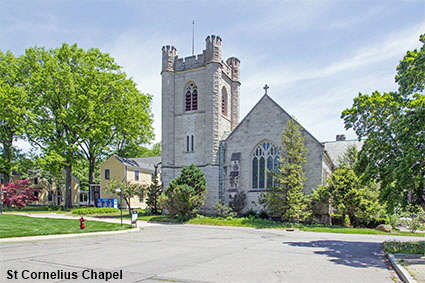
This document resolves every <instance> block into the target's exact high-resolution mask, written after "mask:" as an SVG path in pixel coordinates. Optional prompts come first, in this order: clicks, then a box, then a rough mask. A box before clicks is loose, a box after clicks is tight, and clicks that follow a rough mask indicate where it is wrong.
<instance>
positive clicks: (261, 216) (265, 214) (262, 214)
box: [258, 209, 269, 219]
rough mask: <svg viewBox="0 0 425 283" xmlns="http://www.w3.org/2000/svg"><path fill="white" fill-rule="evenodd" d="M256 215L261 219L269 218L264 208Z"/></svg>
mask: <svg viewBox="0 0 425 283" xmlns="http://www.w3.org/2000/svg"><path fill="white" fill-rule="evenodd" d="M258 217H259V218H261V219H269V214H268V213H267V211H265V210H264V209H262V210H260V212H259V213H258Z"/></svg>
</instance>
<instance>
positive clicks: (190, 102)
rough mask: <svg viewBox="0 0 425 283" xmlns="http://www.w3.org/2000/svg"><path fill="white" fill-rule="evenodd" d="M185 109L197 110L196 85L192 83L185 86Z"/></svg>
mask: <svg viewBox="0 0 425 283" xmlns="http://www.w3.org/2000/svg"><path fill="white" fill-rule="evenodd" d="M185 110H186V111H193V110H198V87H197V86H196V85H195V84H193V83H192V84H190V85H189V86H187V87H186V93H185Z"/></svg>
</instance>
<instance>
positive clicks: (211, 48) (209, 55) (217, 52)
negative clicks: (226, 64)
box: [204, 35, 221, 63]
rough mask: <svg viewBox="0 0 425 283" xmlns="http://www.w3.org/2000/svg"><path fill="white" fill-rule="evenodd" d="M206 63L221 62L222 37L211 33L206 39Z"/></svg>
mask: <svg viewBox="0 0 425 283" xmlns="http://www.w3.org/2000/svg"><path fill="white" fill-rule="evenodd" d="M205 42H206V49H205V51H204V52H205V53H204V54H205V63H208V62H217V63H221V37H219V36H215V35H209V36H207V38H206V39H205Z"/></svg>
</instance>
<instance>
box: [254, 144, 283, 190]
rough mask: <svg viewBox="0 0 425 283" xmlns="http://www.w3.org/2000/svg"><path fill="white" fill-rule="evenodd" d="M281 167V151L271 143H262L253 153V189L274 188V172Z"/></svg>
mask: <svg viewBox="0 0 425 283" xmlns="http://www.w3.org/2000/svg"><path fill="white" fill-rule="evenodd" d="M278 167H279V150H278V149H277V147H276V146H275V145H273V144H272V143H270V142H267V141H265V142H262V143H261V144H259V145H258V146H257V147H256V148H255V150H254V151H253V153H252V188H253V189H265V188H272V187H273V186H274V180H273V172H276V171H277V169H278Z"/></svg>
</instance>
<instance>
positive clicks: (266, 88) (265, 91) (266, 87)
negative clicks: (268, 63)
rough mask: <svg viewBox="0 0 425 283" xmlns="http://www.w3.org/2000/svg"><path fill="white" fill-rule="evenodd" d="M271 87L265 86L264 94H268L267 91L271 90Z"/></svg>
mask: <svg viewBox="0 0 425 283" xmlns="http://www.w3.org/2000/svg"><path fill="white" fill-rule="evenodd" d="M269 88H270V87H269V86H268V85H267V84H265V85H264V87H263V89H264V94H267V90H268V89H269Z"/></svg>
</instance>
